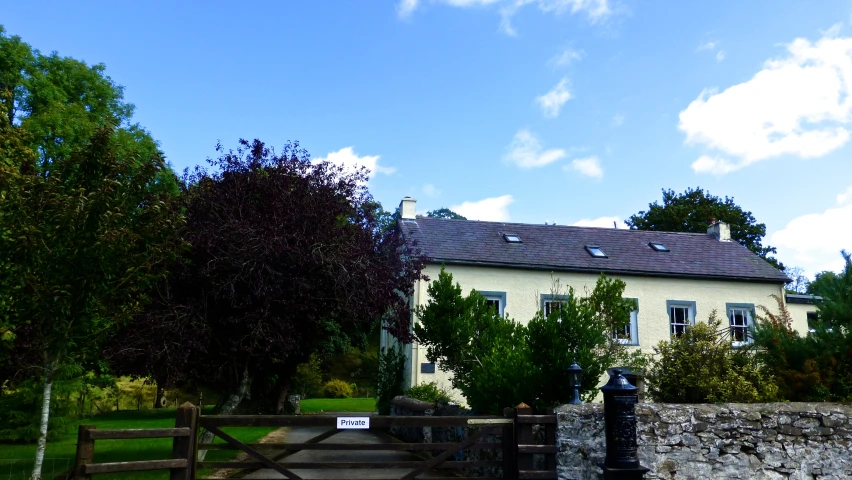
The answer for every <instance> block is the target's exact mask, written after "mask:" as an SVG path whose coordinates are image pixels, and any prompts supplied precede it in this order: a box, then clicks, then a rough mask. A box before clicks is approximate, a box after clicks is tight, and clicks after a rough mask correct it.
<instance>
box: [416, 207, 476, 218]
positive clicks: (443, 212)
mask: <svg viewBox="0 0 852 480" xmlns="http://www.w3.org/2000/svg"><path fill="white" fill-rule="evenodd" d="M426 216H427V217H432V218H446V219H449V220H467V217H463V216H461V215H459V214H458V213H456V212H454V211H452V210H450V209H449V208H447V207H441V208H439V209H437V210H430V211H428V212H426Z"/></svg>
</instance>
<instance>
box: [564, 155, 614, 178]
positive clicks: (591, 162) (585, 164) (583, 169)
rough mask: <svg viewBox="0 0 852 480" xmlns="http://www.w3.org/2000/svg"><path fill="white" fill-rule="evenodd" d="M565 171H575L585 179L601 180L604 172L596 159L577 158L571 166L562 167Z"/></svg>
mask: <svg viewBox="0 0 852 480" xmlns="http://www.w3.org/2000/svg"><path fill="white" fill-rule="evenodd" d="M562 168H563V169H564V170H565V171H570V170H576V171H578V172H580V173H582V174H583V175H585V176H587V177H592V178H598V179H600V178H603V176H604V171H603V168H601V162H600V160H598V157H594V156H592V157H586V158H577V159H574V160H572V161H571V165H565V166H564V167H562Z"/></svg>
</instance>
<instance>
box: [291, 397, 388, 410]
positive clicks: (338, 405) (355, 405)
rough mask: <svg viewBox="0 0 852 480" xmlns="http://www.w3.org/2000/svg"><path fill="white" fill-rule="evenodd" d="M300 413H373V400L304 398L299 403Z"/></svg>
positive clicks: (374, 400)
mask: <svg viewBox="0 0 852 480" xmlns="http://www.w3.org/2000/svg"><path fill="white" fill-rule="evenodd" d="M301 407H302V413H318V412H375V411H376V399H375V398H306V399H304V400H302V402H301Z"/></svg>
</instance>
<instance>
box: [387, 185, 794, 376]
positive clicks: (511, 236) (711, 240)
mask: <svg viewBox="0 0 852 480" xmlns="http://www.w3.org/2000/svg"><path fill="white" fill-rule="evenodd" d="M415 202H416V201H415V200H414V199H412V198H409V197H406V198H405V199H403V200H402V203H401V209H400V210H401V214H402V215H401V217H402V218H401V220H400V227H401V228H402V231H403V235H404V236H405V239H406V241H407V243H408V244H409V245H412V246H414V247H415V248H419V249H420V250H421V251H422V252H423V253H424V254H425V255H426V256H427V257H429V259H430V262H429V263H428V265H427V266H426V268H425V273H426V275H427V276H428V277H429V278H431V279H436V278H437V277H438V273H439V272H440V269H441V265H444V266H445V267H446V269H447V271H448V272H450V273H452V275H453V279H454V281H456V282H458V283H459V284H460V285H461V287H462V289H463V291H464V293H465V294H467V293H469V292H470V290H471V289H476V290H477V291H479V292H480V293H482V294H483V295H485V296H486V297H487V298H488V299H489V300H491V301H492V302H494V305H495V306H496V307H497V308H498V309H499V311H500V312H502V313H504V314H508V315H509V316H511V317H512V318H513V319H515V320H516V321H520V322H527V321H529V320H530V319H532V318H533V316H534V315H535V313H536V311H537V310H539V309H544V310H545V311H547V310H548V309H549V308H550V307H551V306H552V305H553V302H558V301H559V298H558V297H554V296H553V295H551V292H552V286H553V282H554V280H557V281H559V282H560V283H561V285H563V286H565V287H568V286H571V287H573V288H574V290H575V292H580V293H581V294H582V292H583V291H584V289H588V290H589V291H590V290H591V289H593V288H594V285H595V282H596V281H597V279H598V277H599V276H600V274H601V273H605V274H606V275H607V276H610V277H615V278H620V279H622V280H623V281H624V282H625V283H626V285H627V286H626V289H625V292H624V295H625V297H627V298H634V299H636V301H637V304H638V309H637V310H636V311H634V312H633V315H632V319H631V324H630V326H629V328H628V329H626V330H625V332H623V334H622V335H621V337H622V338H625V340H623V341H625V342H626V343H628V344H629V345H631V346H635V347H636V348H641V349H643V350H649V351H650V350H651V349H652V347H653V346H654V345H656V344H657V343H658V342H659V341H661V340H666V339H669V338H671V336H672V335H675V334H677V333H679V332H682V331H683V329H684V328H685V327H686V326H687V325H689V324H692V323H694V322H695V321H696V319H698V320H700V321H706V320H707V318H708V317H709V316H710V314H711V312H713V311H716V313H717V315H718V316H719V318H722V319H727V322H728V323H729V325H730V327H731V329H732V338H731V342H732V345H733V346H737V345H739V344H742V343H743V342H747V341H748V336H747V330H748V328H749V327H750V326H751V325H752V323H753V322H754V315H755V311H756V309H755V307H756V306H757V305H765V306H767V307H768V308H769V309H770V310H772V311H775V310H776V309H777V306H776V303H775V301H774V300H773V299H772V298H770V295H772V294H775V295H778V296H780V297H781V298H785V297H784V285H785V283H787V282H789V279H788V278H787V277H786V276H785V275H784V274H783V273H781V272H780V271H779V270H777V269H776V268H774V267H773V266H772V265H770V264H769V263H767V262H766V261H764V260H763V259H761V258H760V257H758V256H757V255H755V254H754V253H752V252H751V251H749V250H748V249H746V248H745V247H743V246H742V245H740V244H739V243H737V242H736V241H732V240H731V236H730V230H729V227H728V225H727V224H725V223H724V222H721V221H720V222H714V223H713V224H711V225H710V226H709V227H708V230H707V233H706V234H703V233H702V234H695V233H672V232H651V231H640V230H626V229H615V228H590V227H570V226H556V225H531V224H522V223H503V222H481V221H468V220H445V219H436V218H426V217H420V218H417V217H416V215H415ZM427 287H428V282H424V281H419V282H418V283H417V284H416V285H415V288H414V295H413V297H412V299H411V302H412V304H413V305H425V304H426V303H427V301H428V298H427V292H426V289H427ZM794 318H795V321H794V325H793V328H795V329H796V330H798V331H799V332H800V333H802V334H806V333H807V331H808V326H807V316H806V315H805V314H799V312H798V311H797V312H796V315H794ZM416 320H417V319H416V318H415V319H413V321H416ZM723 321H724V320H723ZM383 340H385V341H387V339H383ZM407 350H408V351H407V359H408V362H407V365H406V376H407V382H408V384H409V385H417V384H420V383H425V382H436V383H438V384H439V385H440V384H443V385H446V386H449V381H448V377H447V375H446V374H445V373H444V372H441V371H440V369H437V368H436V367H435V365H434V364H433V363H431V362H429V360H428V359H427V358H426V352H425V348H420V346H419V345H417V344H416V343H415V344H413V345H410V346H408V347H407Z"/></svg>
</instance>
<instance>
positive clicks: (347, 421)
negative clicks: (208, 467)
mask: <svg viewBox="0 0 852 480" xmlns="http://www.w3.org/2000/svg"><path fill="white" fill-rule="evenodd" d="M337 428H338V430H339V429H342V428H363V429H369V428H370V417H337Z"/></svg>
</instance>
